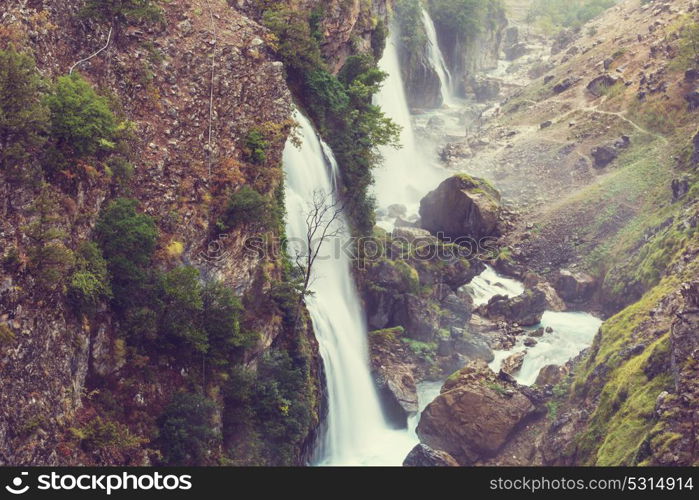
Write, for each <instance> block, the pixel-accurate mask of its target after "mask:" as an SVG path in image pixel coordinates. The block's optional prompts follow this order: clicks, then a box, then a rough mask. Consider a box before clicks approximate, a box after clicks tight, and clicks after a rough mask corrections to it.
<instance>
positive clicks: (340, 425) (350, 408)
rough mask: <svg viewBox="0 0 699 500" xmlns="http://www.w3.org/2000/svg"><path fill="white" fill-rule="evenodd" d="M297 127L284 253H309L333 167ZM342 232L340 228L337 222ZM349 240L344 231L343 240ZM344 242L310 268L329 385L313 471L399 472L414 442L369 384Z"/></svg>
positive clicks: (288, 159) (321, 147) (307, 129)
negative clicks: (313, 212) (313, 208)
mask: <svg viewBox="0 0 699 500" xmlns="http://www.w3.org/2000/svg"><path fill="white" fill-rule="evenodd" d="M295 118H296V120H297V121H298V122H299V123H300V124H301V136H302V137H301V138H302V146H301V147H300V148H297V147H295V146H294V145H293V144H292V143H291V142H289V143H288V144H287V145H286V148H285V149H284V171H285V173H286V208H287V213H288V216H287V225H286V231H287V236H288V237H289V243H290V248H289V252H290V254H291V255H292V257H293V256H294V255H295V252H306V251H307V248H306V244H305V239H306V213H307V211H308V208H309V203H310V202H311V201H312V200H313V196H314V193H315V192H317V191H319V190H320V191H322V192H324V193H326V194H327V193H330V192H333V187H334V186H335V178H336V173H337V165H336V163H335V160H334V158H333V156H332V151H331V150H330V148H329V147H327V146H326V145H325V144H324V143H322V142H321V141H320V140H319V138H318V135H317V134H316V132H315V130H314V129H313V127H312V126H311V123H310V122H309V121H308V119H307V118H306V117H305V116H303V115H301V114H300V113H297V114H296V117H295ZM339 224H343V225H344V226H345V229H346V223H345V221H340V222H339ZM348 237H349V231H345V232H344V235H343V236H340V240H342V239H344V238H348ZM342 242H343V241H328V242H326V243H325V244H324V245H323V248H322V249H321V251H320V253H319V257H318V260H317V261H316V263H315V265H314V267H313V278H314V281H313V284H312V291H313V292H314V294H313V295H312V296H310V297H308V299H307V300H306V303H307V307H308V310H309V312H310V315H311V319H312V321H313V328H314V331H315V335H316V338H317V339H318V343H319V345H320V354H321V356H322V358H323V363H324V366H325V374H326V379H327V386H328V416H327V420H326V423H325V424H326V432H325V435H324V437H323V439H322V442H321V443H320V444H319V448H318V452H317V456H318V459H317V463H318V465H401V464H402V462H403V459H404V458H405V456H406V455H407V454H408V452H409V451H410V449H411V448H412V447H413V446H414V445H415V444H416V442H417V439H416V438H415V437H414V436H413V435H410V434H409V433H406V432H405V431H400V430H394V429H391V428H389V426H388V424H387V423H386V420H385V418H384V415H383V413H382V411H381V408H380V405H379V399H378V395H377V393H376V389H375V387H374V384H373V382H372V380H371V377H370V373H369V363H368V347H367V340H366V334H367V331H366V326H365V324H364V320H363V318H364V317H365V315H364V311H363V310H362V306H361V303H360V300H359V296H358V294H357V290H356V288H355V285H354V281H353V279H352V275H351V273H350V261H349V258H348V256H347V255H345V254H344V253H343V252H339V251H337V252H336V251H335V249H336V248H339V244H341V243H342Z"/></svg>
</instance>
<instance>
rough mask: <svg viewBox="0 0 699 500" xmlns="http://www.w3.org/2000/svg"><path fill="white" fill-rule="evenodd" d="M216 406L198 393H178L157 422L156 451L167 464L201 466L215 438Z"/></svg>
mask: <svg viewBox="0 0 699 500" xmlns="http://www.w3.org/2000/svg"><path fill="white" fill-rule="evenodd" d="M215 410H216V406H215V405H214V403H213V402H212V401H211V400H209V399H207V398H206V397H204V396H203V395H201V394H191V393H187V392H179V393H177V394H175V396H174V397H173V398H172V401H171V402H170V404H169V405H168V406H167V408H166V409H165V412H164V413H163V416H162V417H161V423H160V449H161V451H162V454H163V461H164V462H165V464H167V465H201V464H203V463H204V462H205V460H206V455H207V452H208V450H209V449H211V448H212V446H213V444H214V442H215V440H216V439H217V438H218V437H219V436H218V433H217V432H216V431H215V430H214V429H215V427H214V424H213V417H214V412H215Z"/></svg>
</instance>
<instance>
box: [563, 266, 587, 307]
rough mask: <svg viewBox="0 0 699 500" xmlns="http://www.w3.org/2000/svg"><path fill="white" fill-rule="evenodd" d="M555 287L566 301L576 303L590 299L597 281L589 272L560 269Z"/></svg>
mask: <svg viewBox="0 0 699 500" xmlns="http://www.w3.org/2000/svg"><path fill="white" fill-rule="evenodd" d="M553 287H554V288H555V289H556V292H558V295H559V296H560V297H561V298H562V299H563V300H565V301H566V303H571V302H572V303H576V302H586V301H588V300H590V299H591V298H592V294H593V293H594V292H595V288H596V283H595V279H594V278H593V277H592V276H590V275H589V274H586V273H583V272H574V271H570V270H568V269H561V270H559V271H558V276H557V277H556V279H555V280H554V283H553Z"/></svg>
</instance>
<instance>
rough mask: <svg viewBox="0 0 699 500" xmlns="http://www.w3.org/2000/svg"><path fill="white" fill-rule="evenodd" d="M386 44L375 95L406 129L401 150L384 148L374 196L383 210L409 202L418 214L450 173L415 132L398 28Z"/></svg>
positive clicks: (410, 209) (410, 212)
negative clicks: (403, 76) (419, 143)
mask: <svg viewBox="0 0 699 500" xmlns="http://www.w3.org/2000/svg"><path fill="white" fill-rule="evenodd" d="M391 32H392V34H391V36H390V37H389V39H388V43H387V44H386V50H385V51H384V55H383V57H382V58H381V61H379V68H380V69H381V70H382V71H385V72H386V73H388V77H387V78H386V81H385V82H384V84H383V87H382V88H381V90H380V91H379V93H378V94H377V95H376V97H375V101H376V102H377V103H378V104H379V105H380V106H381V109H382V110H383V112H384V113H385V114H386V116H388V117H389V118H391V119H392V120H393V121H394V122H395V123H397V124H398V125H400V126H401V127H402V128H403V130H402V132H401V135H400V144H401V146H402V147H401V148H400V149H395V148H391V147H383V148H381V154H382V156H383V160H384V161H383V165H381V166H380V167H379V168H377V169H376V171H375V183H374V196H375V197H376V200H377V202H378V206H379V208H381V209H385V208H386V207H388V206H390V205H392V204H401V205H405V207H406V208H407V214H408V216H409V217H410V216H415V215H417V213H418V209H419V206H420V199H422V197H424V196H425V195H426V194H427V193H428V192H429V191H431V190H433V189H435V188H436V187H437V185H438V184H439V183H440V182H441V181H442V180H444V179H445V178H446V177H447V175H448V172H447V171H446V170H444V169H442V168H439V167H437V166H435V164H434V159H431V158H428V155H426V154H424V153H423V152H422V151H421V150H420V148H418V146H417V141H416V138H415V132H414V130H413V124H412V120H411V116H410V110H409V109H408V101H407V99H406V97H405V88H404V86H403V81H402V79H401V72H400V63H399V60H398V49H397V45H396V44H397V37H396V36H395V33H394V32H395V30H391ZM379 224H380V225H381V226H383V227H384V228H386V229H389V230H390V229H391V228H392V227H393V223H392V222H391V221H387V220H380V221H379Z"/></svg>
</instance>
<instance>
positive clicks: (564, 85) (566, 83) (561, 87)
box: [553, 77, 577, 94]
mask: <svg viewBox="0 0 699 500" xmlns="http://www.w3.org/2000/svg"><path fill="white" fill-rule="evenodd" d="M576 83H577V81H576V80H575V78H572V77H568V78H564V79H563V80H561V81H560V82H558V83H557V84H556V85H554V86H553V93H554V94H560V93H562V92H565V91H566V90H568V89H569V88H571V87H572V86H573V85H575V84H576Z"/></svg>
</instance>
